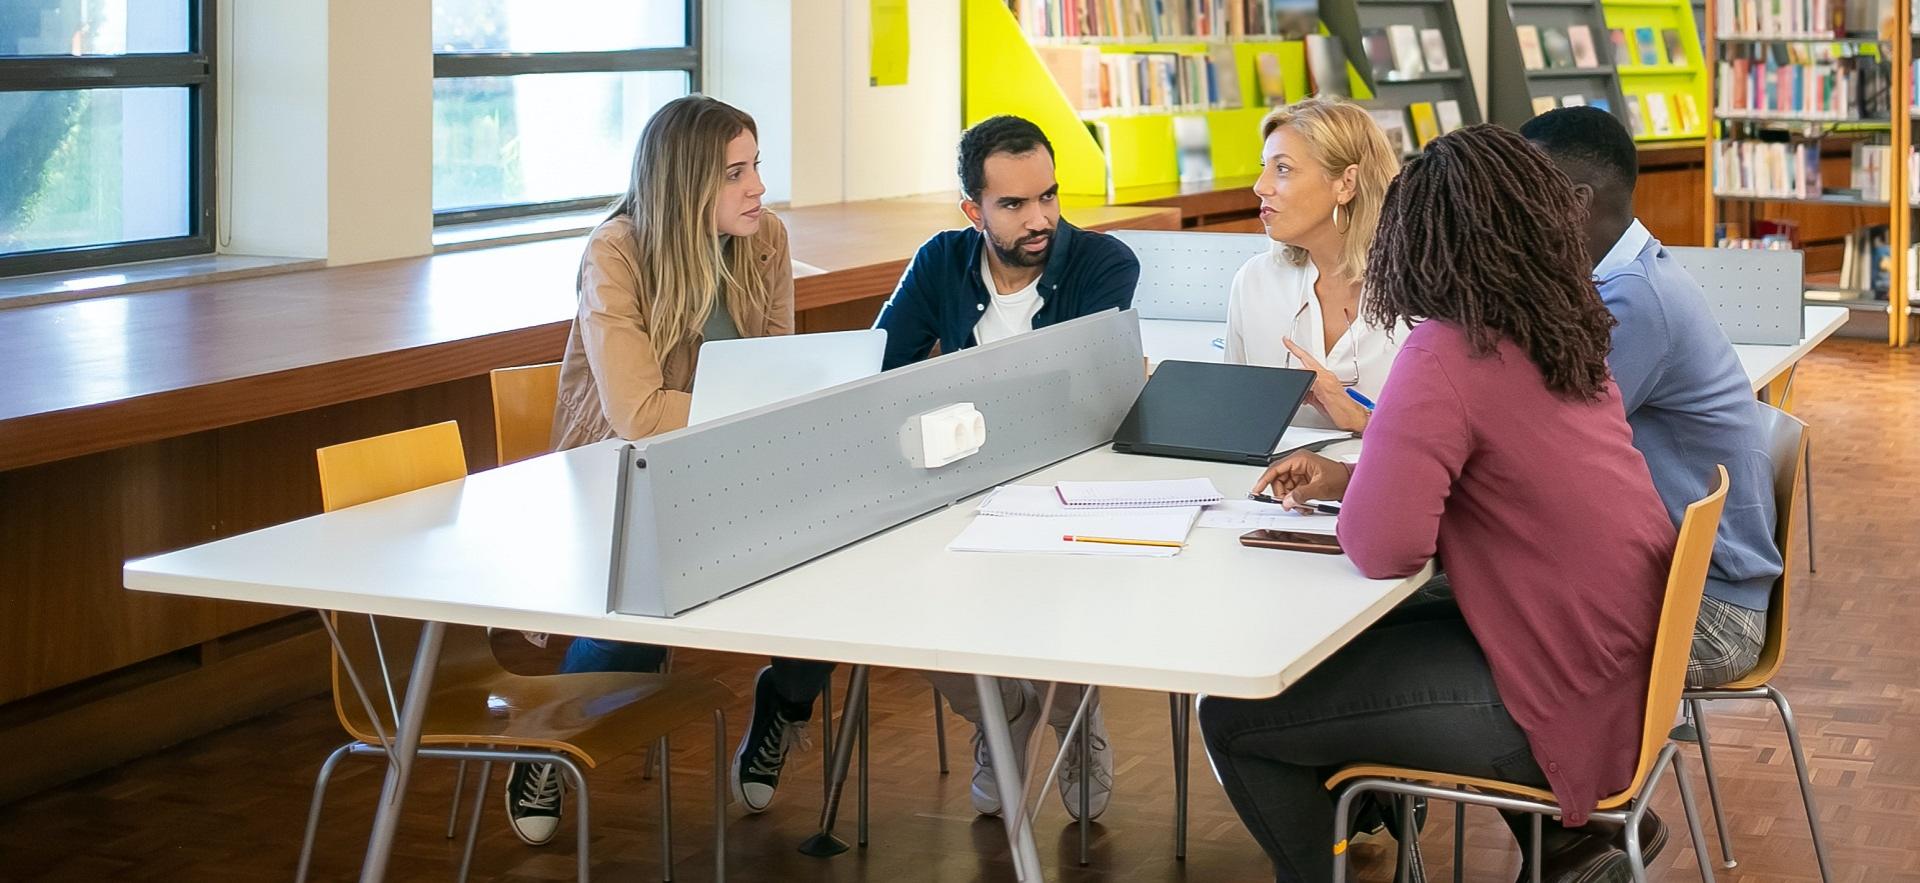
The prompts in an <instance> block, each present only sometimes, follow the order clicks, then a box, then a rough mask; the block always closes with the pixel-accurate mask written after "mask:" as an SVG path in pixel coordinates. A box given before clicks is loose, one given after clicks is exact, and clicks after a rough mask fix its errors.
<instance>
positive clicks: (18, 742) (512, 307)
mask: <svg viewBox="0 0 1920 883" xmlns="http://www.w3.org/2000/svg"><path fill="white" fill-rule="evenodd" d="M957 202H958V200H957V198H956V197H953V196H950V195H949V196H940V197H916V198H910V199H898V200H883V201H876V202H869V203H857V204H848V205H834V206H818V207H811V208H803V209H795V210H790V211H785V212H782V213H781V216H782V218H783V219H784V220H785V222H786V224H787V226H788V229H789V231H790V233H791V240H792V251H793V256H794V258H795V259H796V260H797V261H800V262H803V263H805V264H807V265H809V266H811V267H813V268H818V270H819V271H820V272H818V273H809V274H808V275H804V276H802V277H801V278H799V279H797V280H796V284H795V288H796V301H797V306H798V307H799V308H800V310H801V312H800V324H801V326H802V328H803V329H805V330H820V329H821V328H822V327H828V326H837V327H853V326H856V325H857V326H864V325H867V324H871V322H872V320H873V315H874V313H875V312H876V311H877V309H878V306H879V303H880V302H881V301H882V300H883V299H884V297H885V296H886V295H887V294H889V293H891V291H892V289H893V287H894V285H895V283H896V282H897V281H898V279H899V277H900V274H901V273H902V272H903V271H904V270H905V268H906V265H907V262H908V261H909V260H910V259H911V257H912V256H913V254H914V252H915V251H916V250H917V249H918V248H919V246H920V244H921V243H922V242H924V241H925V240H926V238H927V237H928V236H930V235H932V234H933V233H935V232H937V231H939V230H942V229H947V228H952V227H958V226H961V225H962V224H964V223H965V219H964V216H962V215H961V213H960V211H959V208H958V207H957ZM1066 216H1067V217H1068V219H1070V220H1072V221H1073V222H1074V223H1076V224H1079V225H1081V226H1085V227H1091V228H1094V229H1114V228H1120V227H1135V228H1146V229H1176V228H1178V226H1179V223H1180V213H1179V211H1178V210H1177V209H1173V208H1167V207H1159V206H1149V207H1093V208H1072V209H1068V211H1067V212H1066ZM580 249H581V240H580V239H579V238H577V237H576V238H572V239H562V240H554V241H549V242H538V243H530V244H524V245H514V246H506V247H501V248H494V249H482V250H477V251H466V252H458V253H452V254H445V255H438V256H433V257H423V258H412V259H406V260H399V261H389V262H384V263H378V264H366V265H359V266H352V267H340V268H333V269H323V270H310V271H305V272H297V273H288V274H285V275H279V276H269V277H261V278H253V279H244V280H237V281H228V282H219V283H210V284H205V285H192V286H186V287H182V288H177V289H171V290H164V291H153V292H146V293H140V294H128V295H118V296H107V297H100V298H94V299H89V300H80V301H71V302H66V303H56V304H46V305H41V306H29V307H20V308H16V309H9V310H0V340H4V341H6V342H7V344H6V346H4V347H0V376H3V377H5V378H6V381H5V383H4V384H0V500H4V501H5V505H4V506H0V550H4V552H5V554H0V752H5V753H8V756H14V757H28V756H31V757H35V758H36V760H35V762H34V763H31V764H13V765H8V766H6V767H5V768H0V801H5V800H7V799H8V798H9V797H10V796H13V795H18V794H21V793H26V792H29V791H32V790H35V789H37V788H40V787H45V786H47V785H50V784H53V783H55V782H58V781H62V780H64V779H66V778H70V777H72V776H75V775H80V774H84V773H86V772H89V771H91V770H94V769H99V768H101V767H103V766H106V765H110V764H113V763H118V762H120V761H122V760H125V759H127V758H129V757H132V756H136V755H137V754H139V753H143V752H145V751H149V750H152V749H154V748H157V747H159V746H162V745H165V744H169V743H171V742H173V741H177V740H179V739H184V738H190V737H191V736H193V735H196V734H198V733H201V732H205V731H207V730H209V729H212V728H215V727H218V726H222V725H224V724H226V723H229V722H232V721H235V720H240V719H243V718H245V717H247V716H250V715H253V714H258V713H260V712H261V711H264V710H267V709H270V708H273V707H276V706H277V705H279V704H281V703H284V702H286V701H289V700H291V699H293V698H298V697H300V696H304V695H311V694H312V693H314V692H318V691H319V690H321V689H324V676H325V672H326V667H325V665H324V658H325V657H324V641H318V642H316V641H317V639H316V636H315V634H314V633H313V630H312V626H313V625H314V621H313V618H312V617H311V616H300V617H294V618H293V619H288V617H289V616H290V615H292V614H295V613H297V611H281V610H274V609H271V608H261V607H257V606H253V605H231V604H218V603H208V602H193V601H183V600H179V599H160V598H153V597H147V596H139V595H137V594H136V593H130V592H127V591H125V590H124V589H122V588H121V586H120V565H121V563H122V562H123V561H125V560H126V559H128V558H132V557H138V556H144V555H149V554H153V553H157V552H161V551H166V550H169V549H175V548H180V547H183V546H188V545H193V544H197V543H202V542H206V541H209V540H212V539H216V538H219V537H223V536H230V535H233V534H237V533H242V532H245V531H248V530H253V529H256V528H260V527H265V526H267V525H270V524H276V523H281V522H285V521H290V520H293V519H295V518H300V517H303V516H306V515H309V514H313V513H316V512H318V511H319V509H320V497H319V488H318V481H317V478H316V477H315V474H314V466H313V450H314V449H315V448H317V447H321V446H324V445H328V444H334V443H337V442H341V441H347V440H351V439H354V438H361V437H365V436H369V435H375V434H379V433H383V432H391V431H394V430H398V429H403V428H407V427H411V426H418V425H422V424H425V423H432V422H436V421H439V420H448V419H453V420H458V421H459V422H460V428H461V434H462V437H463V442H464V443H465V446H466V452H467V462H468V465H469V468H471V469H476V470H477V469H484V468H487V467H490V466H492V465H493V464H494V455H493V426H492V404H491V399H490V396H489V391H488V386H487V380H486V372H487V371H488V370H489V369H492V368H496V367H502V366H506V365H516V364H528V363H535V362H544V361H551V360H554V359H557V358H559V357H560V354H561V349H562V347H563V346H564V345H565V341H566V334H567V326H568V323H569V322H570V321H571V320H572V317H573V314H574V290H573V287H574V275H575V272H576V269H577V266H578V262H579V256H580ZM342 554H351V550H342Z"/></svg>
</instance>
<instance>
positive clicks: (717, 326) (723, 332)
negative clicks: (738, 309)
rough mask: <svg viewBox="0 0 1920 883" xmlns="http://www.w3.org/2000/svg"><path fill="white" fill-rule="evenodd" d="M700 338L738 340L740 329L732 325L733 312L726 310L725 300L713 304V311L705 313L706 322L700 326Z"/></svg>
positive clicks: (704, 339) (706, 339)
mask: <svg viewBox="0 0 1920 883" xmlns="http://www.w3.org/2000/svg"><path fill="white" fill-rule="evenodd" d="M700 339H701V340H702V341H708V340H739V339H740V329H739V328H736V327H734V325H733V314H732V313H729V312H727V304H726V301H724V300H723V301H721V302H719V303H716V304H714V305H713V312H711V313H708V314H707V324H705V325H702V326H700Z"/></svg>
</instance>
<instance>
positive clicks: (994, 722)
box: [973, 675, 1085, 881]
mask: <svg viewBox="0 0 1920 883" xmlns="http://www.w3.org/2000/svg"><path fill="white" fill-rule="evenodd" d="M973 686H974V689H975V690H976V691H977V692H978V693H979V694H980V729H981V730H983V731H984V735H985V736H986V739H987V756H988V757H990V758H992V760H993V778H994V783H995V784H996V785H998V786H999V787H1000V808H1001V809H1000V818H1001V821H1002V822H1003V823H1004V824H1005V825H1006V828H1007V846H1008V847H1009V848H1010V849H1011V850H1012V852H1013V874H1014V879H1016V880H1022V881H1026V880H1041V879H1043V876H1042V874H1041V873H1040V850H1039V848H1038V847H1036V846H1034V843H1033V824H1032V820H1031V819H1028V818H1027V815H1026V812H1025V809H1026V793H1027V790H1026V782H1025V780H1024V779H1023V778H1022V777H1021V775H1020V755H1021V748H1022V747H1023V746H1020V745H1015V744H1013V731H1012V728H1010V727H1009V726H1008V725H1007V708H1006V705H1005V704H1003V703H1002V702H1001V701H1000V684H999V682H998V680H996V679H995V678H992V677H989V676H987V675H974V676H973ZM1042 713H1043V714H1044V713H1045V712H1044V711H1042ZM1082 787H1085V786H1084V785H1083V786H1082ZM1010 796H1011V799H1009V797H1010Z"/></svg>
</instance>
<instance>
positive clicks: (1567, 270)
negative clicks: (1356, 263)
mask: <svg viewBox="0 0 1920 883" xmlns="http://www.w3.org/2000/svg"><path fill="white" fill-rule="evenodd" d="M1585 223H1586V211H1585V210H1584V209H1583V208H1582V207H1581V205H1580V203H1579V202H1578V201H1577V200H1576V199H1575V198H1574V195H1573V185H1572V183H1571V182H1570V181H1568V179H1567V177H1566V175H1564V174H1562V173H1561V172H1560V170H1559V169H1558V168H1556V167H1554V165H1553V163H1552V162H1550V161H1548V160H1547V158H1546V157H1545V156H1544V155H1542V154H1541V153H1540V152H1539V151H1538V150H1536V149H1535V148H1534V147H1533V146H1532V145H1530V144H1528V143H1527V141H1526V139H1524V138H1522V137H1520V136H1519V135H1517V134H1515V133H1513V132H1510V131H1508V130H1506V129H1502V128H1500V127H1498V126H1491V125H1480V126H1473V127H1470V128H1466V129H1461V130H1459V131H1457V132H1454V133H1452V134H1449V135H1445V136H1443V137H1440V138H1438V139H1435V140H1433V141H1430V142H1428V143H1427V146H1426V149H1425V150H1424V151H1422V152H1421V154H1420V155H1419V156H1418V157H1416V158H1414V159H1412V160H1410V161H1408V162H1407V164H1406V165H1405V166H1403V167H1402V168H1401V170H1400V174H1399V176H1398V177H1396V178H1394V180H1393V183H1392V185H1390V186H1389V187H1388V188H1387V195H1386V199H1385V200H1384V201H1383V202H1382V204H1381V209H1380V226H1379V228H1378V232H1376V233H1375V234H1374V238H1373V249H1372V251H1371V252H1370V253H1369V255H1368V258H1367V273H1366V281H1365V284H1364V289H1365V291H1366V292H1367V297H1366V300H1365V305H1364V310H1365V312H1366V314H1367V321H1368V323H1369V324H1371V325H1372V326H1373V327H1375V328H1393V327H1395V326H1397V325H1398V324H1399V323H1400V322H1403V321H1406V322H1414V321H1419V320H1424V319H1440V320H1443V321H1447V322H1452V323H1454V324H1456V325H1459V326H1460V327H1461V328H1462V329H1463V330H1464V331H1465V332H1466V334H1467V340H1468V343H1469V344H1470V346H1471V347H1472V352H1473V354H1474V355H1475V356H1487V355H1489V354H1491V353H1493V352H1494V350H1495V348H1496V347H1497V346H1498V345H1499V342H1500V339H1501V338H1503V337H1504V338H1508V339H1511V340H1512V341H1513V342H1514V343H1515V344H1517V345H1519V347H1520V348H1521V349H1522V350H1525V351H1526V353H1527V357H1528V358H1529V359H1531V360H1532V361H1533V363H1534V365H1536V366H1538V367H1539V369H1540V373H1541V374H1542V375H1544V376H1545V378H1546V384H1547V388H1548V389H1550V390H1552V391H1553V392H1555V393H1557V394H1559V395H1561V396H1565V397H1567V398H1572V399H1578V400H1584V401H1594V400H1596V399H1598V398H1600V396H1601V394H1602V392H1603V391H1604V390H1605V389H1606V385H1607V351H1608V349H1609V347H1610V346H1611V339H1610V334H1611V333H1612V330H1613V326H1614V319H1613V315H1612V314H1611V313H1609V312H1607V307H1606V305H1605V304H1604V303H1602V302H1601V300H1600V292H1599V291H1597V290H1596V289H1595V288H1594V286H1593V278H1592V274H1591V272H1590V271H1589V268H1590V267H1592V266H1593V265H1592V263H1591V262H1590V261H1589V260H1588V259H1587V247H1586V235H1585V233H1584V232H1583V229H1584V225H1585Z"/></svg>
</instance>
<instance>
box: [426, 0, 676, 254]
mask: <svg viewBox="0 0 1920 883" xmlns="http://www.w3.org/2000/svg"><path fill="white" fill-rule="evenodd" d="M698 12H699V10H698V6H697V3H696V2H694V0H433V49H434V53H433V76H434V80H433V217H434V223H435V224H448V223H460V222H464V221H483V220H492V219H496V218H504V217H513V216H517V215H527V214H535V213H541V212H557V211H577V210H582V209H588V208H599V207H602V206H605V205H606V204H608V203H609V202H610V201H612V199H613V197H614V196H615V195H616V194H618V193H619V192H620V191H622V190H624V189H626V186H627V177H628V174H629V172H630V169H629V165H630V163H631V162H632V161H633V145H634V143H635V142H637V141H639V139H640V130H641V129H642V128H644V127H645V126H646V124H647V120H648V118H650V117H652V116H653V113H654V111H656V110H659V109H660V107H661V106H662V105H664V104H666V103H667V102H669V101H672V100H673V99H675V98H679V97H681V96H683V95H686V94H688V93H690V92H692V91H693V90H694V89H695V88H697V86H698V84H699V77H700V50H699V40H698V21H699V16H698Z"/></svg>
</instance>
